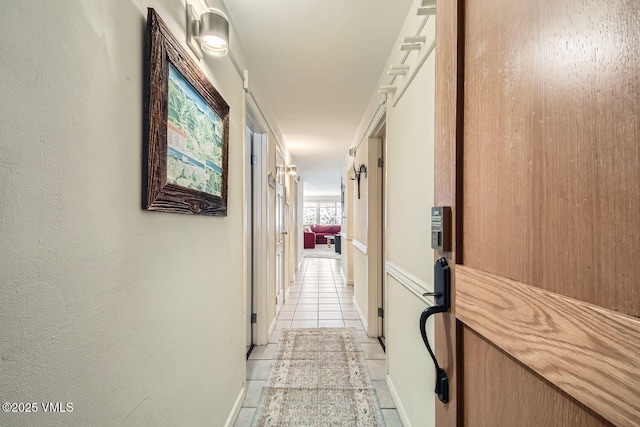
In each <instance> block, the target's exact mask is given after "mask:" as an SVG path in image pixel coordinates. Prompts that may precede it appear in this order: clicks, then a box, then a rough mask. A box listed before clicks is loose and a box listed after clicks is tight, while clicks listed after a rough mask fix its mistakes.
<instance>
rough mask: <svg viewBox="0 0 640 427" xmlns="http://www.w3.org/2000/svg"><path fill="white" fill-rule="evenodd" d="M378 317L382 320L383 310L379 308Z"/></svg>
mask: <svg viewBox="0 0 640 427" xmlns="http://www.w3.org/2000/svg"><path fill="white" fill-rule="evenodd" d="M378 317H382V318H384V308H379V309H378Z"/></svg>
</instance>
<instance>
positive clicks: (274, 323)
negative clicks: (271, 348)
mask: <svg viewBox="0 0 640 427" xmlns="http://www.w3.org/2000/svg"><path fill="white" fill-rule="evenodd" d="M277 320H278V314H276V317H274V318H273V321H272V322H271V325H270V326H269V330H268V331H267V337H269V338H271V334H272V333H273V330H274V329H275V328H276V321H277Z"/></svg>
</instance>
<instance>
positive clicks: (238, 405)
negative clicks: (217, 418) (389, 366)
mask: <svg viewBox="0 0 640 427" xmlns="http://www.w3.org/2000/svg"><path fill="white" fill-rule="evenodd" d="M246 393H247V389H246V388H245V387H242V389H241V390H240V393H239V394H238V397H237V398H236V402H235V403H234V404H233V408H231V412H230V413H229V416H228V417H227V421H226V422H225V423H224V427H233V426H234V425H235V423H236V420H237V419H238V415H240V410H241V409H242V404H243V403H244V396H245V394H246ZM394 400H395V398H394Z"/></svg>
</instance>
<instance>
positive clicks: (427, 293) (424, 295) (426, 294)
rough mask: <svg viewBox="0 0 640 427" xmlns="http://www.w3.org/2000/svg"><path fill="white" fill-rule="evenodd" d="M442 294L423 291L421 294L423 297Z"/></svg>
mask: <svg viewBox="0 0 640 427" xmlns="http://www.w3.org/2000/svg"><path fill="white" fill-rule="evenodd" d="M442 295H443V294H442V293H441V292H425V293H424V294H422V296H423V297H441V296H442Z"/></svg>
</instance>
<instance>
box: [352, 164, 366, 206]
mask: <svg viewBox="0 0 640 427" xmlns="http://www.w3.org/2000/svg"><path fill="white" fill-rule="evenodd" d="M362 174H364V177H365V178H366V177H367V167H366V166H365V165H364V164H361V165H360V167H359V168H358V169H356V164H355V163H354V164H353V177H352V178H351V180H352V181H357V182H358V199H360V176H361V175H362Z"/></svg>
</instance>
